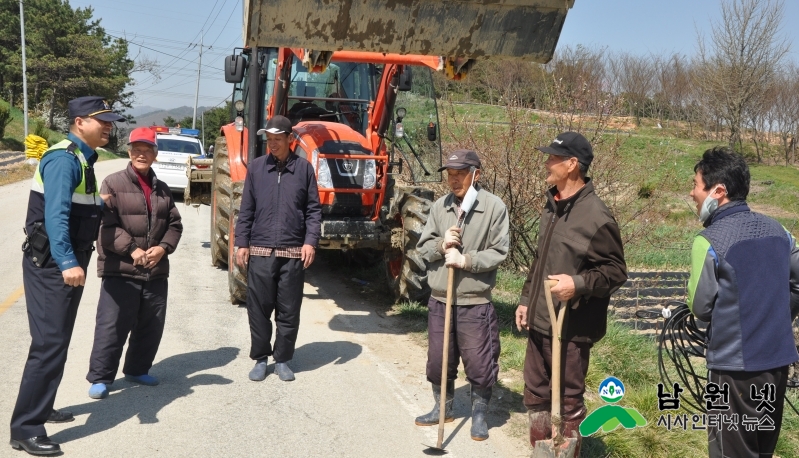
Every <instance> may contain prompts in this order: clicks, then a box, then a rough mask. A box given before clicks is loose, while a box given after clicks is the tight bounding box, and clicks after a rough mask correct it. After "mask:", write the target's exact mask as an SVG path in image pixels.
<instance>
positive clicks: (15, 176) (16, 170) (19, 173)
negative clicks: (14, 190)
mask: <svg viewBox="0 0 799 458" xmlns="http://www.w3.org/2000/svg"><path fill="white" fill-rule="evenodd" d="M35 170H36V166H34V165H30V164H19V165H16V166H13V167H8V168H5V169H3V170H0V186H3V185H7V184H11V183H16V182H17V181H22V180H28V179H30V178H31V177H33V172H34V171H35Z"/></svg>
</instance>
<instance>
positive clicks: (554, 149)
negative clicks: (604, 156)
mask: <svg viewBox="0 0 799 458" xmlns="http://www.w3.org/2000/svg"><path fill="white" fill-rule="evenodd" d="M537 149H538V150H539V151H541V152H542V153H547V154H554V155H555V156H565V157H574V158H577V162H579V163H581V164H584V165H591V161H593V160H594V149H593V148H591V144H590V143H588V140H587V139H586V138H585V137H583V136H582V135H580V134H578V133H577V132H563V133H562V134H560V135H558V138H556V139H555V140H554V141H553V142H552V143H550V145H549V146H539V147H538V148H537Z"/></svg>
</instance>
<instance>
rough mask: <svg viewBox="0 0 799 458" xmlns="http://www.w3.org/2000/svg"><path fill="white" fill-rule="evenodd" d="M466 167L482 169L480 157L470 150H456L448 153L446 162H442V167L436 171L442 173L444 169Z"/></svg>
mask: <svg viewBox="0 0 799 458" xmlns="http://www.w3.org/2000/svg"><path fill="white" fill-rule="evenodd" d="M468 167H475V168H478V169H479V168H480V167H482V164H481V163H480V156H478V155H477V153H476V152H474V151H472V150H470V149H458V150H455V151H453V152H451V153H449V156H447V160H446V161H444V165H443V166H442V167H441V168H440V169H438V171H439V172H443V171H444V169H465V168H468Z"/></svg>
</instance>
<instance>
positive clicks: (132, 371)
mask: <svg viewBox="0 0 799 458" xmlns="http://www.w3.org/2000/svg"><path fill="white" fill-rule="evenodd" d="M167 289H168V280H167V279H166V278H160V279H157V280H150V281H144V280H134V279H132V278H125V277H103V282H102V285H101V286H100V301H99V302H98V303H97V324H96V326H95V328H94V345H93V346H92V356H91V359H90V360H89V373H88V374H87V375H86V380H88V381H89V382H91V383H105V384H110V383H113V382H114V379H115V378H116V375H117V370H119V359H120V358H121V357H122V348H123V347H124V346H125V341H126V340H127V339H128V334H130V341H129V342H128V351H127V353H125V366H124V367H123V368H122V372H123V373H124V374H126V375H144V374H146V373H148V372H149V371H150V368H151V367H152V366H153V360H155V354H156V353H157V352H158V346H159V345H160V344H161V336H163V334H164V321H165V319H166V298H167Z"/></svg>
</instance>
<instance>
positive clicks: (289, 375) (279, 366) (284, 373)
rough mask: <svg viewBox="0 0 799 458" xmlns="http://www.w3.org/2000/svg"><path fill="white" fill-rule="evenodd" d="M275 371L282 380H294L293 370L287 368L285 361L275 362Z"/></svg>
mask: <svg viewBox="0 0 799 458" xmlns="http://www.w3.org/2000/svg"><path fill="white" fill-rule="evenodd" d="M275 373H276V374H277V376H278V377H280V380H282V381H284V382H290V381H292V380H294V372H291V369H289V366H288V364H286V363H275Z"/></svg>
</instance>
